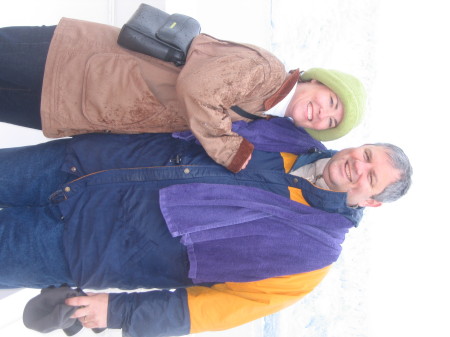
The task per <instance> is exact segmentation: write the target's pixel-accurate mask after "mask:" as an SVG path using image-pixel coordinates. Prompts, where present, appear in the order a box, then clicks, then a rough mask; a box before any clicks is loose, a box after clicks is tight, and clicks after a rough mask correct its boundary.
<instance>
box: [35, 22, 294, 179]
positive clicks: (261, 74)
mask: <svg viewBox="0 0 450 337" xmlns="http://www.w3.org/2000/svg"><path fill="white" fill-rule="evenodd" d="M118 33H119V29H118V28H116V27H112V26H108V25H103V24H98V23H92V22H86V21H79V20H73V19H65V18H63V19H62V20H61V21H60V23H59V24H58V27H57V29H56V31H55V34H54V37H53V39H52V42H51V45H50V50H49V53H48V56H47V62H46V66H45V74H44V82H43V92H42V103H41V117H42V125H43V131H44V134H45V135H46V136H47V137H52V138H57V137H64V136H71V135H76V134H82V133H90V132H112V133H144V132H174V131H181V130H187V129H191V130H192V132H193V133H194V134H195V136H196V137H197V138H198V140H199V141H200V142H201V143H202V145H203V147H204V148H205V150H206V151H207V152H208V154H209V155H210V156H211V157H212V158H213V159H214V160H215V161H216V162H218V163H219V164H221V165H224V166H225V167H227V168H228V169H230V170H231V171H234V172H236V171H238V170H239V169H240V168H241V166H242V164H243V163H244V162H245V161H246V159H247V158H248V157H249V155H250V154H251V152H252V150H253V146H252V145H251V144H250V143H249V142H248V141H247V140H245V139H243V138H242V137H241V136H239V135H237V134H236V133H234V132H232V131H231V123H232V122H233V121H236V120H241V119H244V118H242V117H240V116H239V115H237V114H236V113H234V112H233V111H232V110H230V107H231V106H233V105H238V106H240V107H241V108H243V109H244V110H246V111H248V112H250V113H254V114H258V115H261V114H262V113H263V111H265V110H267V109H268V108H270V107H271V106H273V105H275V104H276V103H277V102H279V101H280V100H281V99H282V98H283V97H284V96H285V95H286V94H287V92H289V90H290V88H292V86H293V84H294V83H295V82H296V81H297V79H298V71H295V72H294V73H292V74H288V73H287V72H286V70H285V68H284V66H283V65H282V63H281V62H280V61H279V60H278V59H277V58H276V57H275V56H273V55H272V54H271V53H269V52H267V51H265V50H264V49H261V48H258V47H254V46H250V45H243V44H237V43H233V42H229V41H221V40H217V39H215V38H213V37H211V36H208V35H205V34H201V35H199V36H197V37H196V38H195V39H194V41H193V42H192V45H191V48H190V50H189V54H188V57H187V62H186V64H185V65H184V66H183V67H176V66H175V65H173V64H171V63H168V62H164V61H161V60H159V59H156V58H153V57H150V56H147V55H143V54H139V53H135V52H132V51H130V50H127V49H124V48H121V47H120V46H119V45H117V36H118ZM244 120H245V119H244Z"/></svg>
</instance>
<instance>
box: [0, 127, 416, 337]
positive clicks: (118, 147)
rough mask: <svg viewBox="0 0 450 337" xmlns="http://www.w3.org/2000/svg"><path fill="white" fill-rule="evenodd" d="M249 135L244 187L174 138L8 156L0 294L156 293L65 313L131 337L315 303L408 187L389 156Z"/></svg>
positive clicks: (102, 140)
mask: <svg viewBox="0 0 450 337" xmlns="http://www.w3.org/2000/svg"><path fill="white" fill-rule="evenodd" d="M277 123H278V121H277V120H274V121H272V120H271V121H265V120H262V121H258V122H255V123H254V124H252V125H251V128H253V127H257V126H259V125H260V124H263V125H260V126H261V127H263V128H264V130H271V128H274V130H276V129H277ZM288 123H289V122H288ZM245 125H248V126H249V128H250V124H245ZM280 130H281V131H280V132H285V128H283V127H282V128H280ZM247 131H248V130H247ZM272 131H273V130H272ZM276 133H277V132H275V131H274V132H273V134H274V139H277V137H276ZM246 135H247V137H248V138H249V139H251V140H252V141H253V142H254V144H255V148H256V150H255V151H254V153H253V156H252V159H251V161H250V162H249V164H248V167H247V168H246V169H245V170H243V171H242V172H240V173H237V174H235V173H232V172H230V171H228V170H226V169H225V168H223V167H222V166H220V165H218V164H216V163H215V162H214V161H212V160H211V159H210V158H209V157H208V156H207V154H206V152H205V151H204V150H203V148H202V147H200V146H199V145H197V144H195V143H194V142H186V141H183V140H179V139H175V138H172V137H171V135H168V134H159V135H158V134H141V135H99V134H93V135H83V136H77V137H75V138H73V139H62V140H58V141H52V142H48V143H44V144H40V145H35V146H30V147H23V148H15V149H3V150H0V181H1V182H2V189H0V205H2V207H3V209H2V210H1V211H0V225H1V226H0V228H1V231H0V261H2V272H1V273H0V286H1V287H6V288H11V287H48V286H51V285H54V286H59V285H61V284H64V283H66V284H68V285H70V286H79V287H82V288H87V289H107V288H121V289H138V288H147V289H148V288H158V289H160V290H154V291H146V292H133V293H109V294H106V293H99V294H94V295H92V296H83V297H72V298H70V299H68V300H66V304H68V305H70V306H75V307H77V310H76V311H75V312H74V313H73V317H74V318H78V319H79V320H80V321H81V322H82V324H83V326H85V327H88V328H95V327H97V328H102V327H108V328H114V329H123V331H124V335H127V336H132V337H144V336H145V337H148V336H175V335H184V334H189V333H198V332H202V331H212V330H224V329H228V328H231V327H234V326H237V325H240V324H243V323H246V322H249V321H251V320H254V319H257V318H260V317H263V316H266V315H268V314H271V313H274V312H276V311H278V310H281V309H283V308H285V307H286V306H289V305H291V304H293V303H295V302H296V301H298V300H299V299H300V298H302V297H303V296H305V295H306V294H308V293H309V292H311V291H312V290H313V289H314V288H315V287H316V286H317V285H318V284H319V283H320V281H321V280H322V279H323V278H324V277H325V275H326V274H327V272H328V270H329V269H330V266H331V265H332V264H333V263H334V262H335V261H336V260H337V259H338V257H339V255H340V252H341V244H342V242H343V241H344V239H345V235H346V233H347V231H348V230H349V229H350V228H352V227H355V226H357V225H358V223H359V221H360V219H361V217H362V215H363V207H364V206H379V205H381V203H383V202H386V201H394V200H396V199H398V198H399V197H401V196H402V195H404V194H405V193H406V191H407V190H408V188H409V185H410V183H411V173H412V170H411V167H410V164H409V161H408V158H407V157H406V156H405V154H404V153H403V151H402V150H400V149H399V148H397V147H395V146H393V145H389V144H375V145H364V146H362V147H358V148H352V149H346V150H343V151H340V152H336V151H329V150H327V149H325V147H324V146H323V145H322V144H321V143H318V142H317V141H315V140H313V139H312V138H311V137H310V136H309V135H307V134H306V132H305V138H304V139H303V142H302V144H294V146H293V147H291V148H288V147H286V150H289V151H287V152H283V153H279V152H271V151H270V145H271V144H262V145H260V144H259V143H258V139H259V138H253V137H252V133H251V132H247V134H246ZM297 138H298V137H297ZM261 149H265V150H264V151H263V150H261ZM171 288H172V289H176V290H175V291H168V290H164V289H171Z"/></svg>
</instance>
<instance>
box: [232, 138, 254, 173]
mask: <svg viewBox="0 0 450 337" xmlns="http://www.w3.org/2000/svg"><path fill="white" fill-rule="evenodd" d="M253 148H254V146H253V144H252V143H250V142H249V141H248V140H247V139H245V138H243V139H242V142H241V145H240V146H239V149H238V151H237V152H236V154H235V155H234V158H233V160H232V161H231V164H230V165H228V166H227V169H229V170H230V171H231V172H233V173H237V172H239V171H240V170H241V169H242V165H244V163H245V162H246V160H247V159H248V158H249V157H250V155H251V154H252V152H253Z"/></svg>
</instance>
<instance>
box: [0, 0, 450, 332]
mask: <svg viewBox="0 0 450 337" xmlns="http://www.w3.org/2000/svg"><path fill="white" fill-rule="evenodd" d="M140 2H147V3H151V4H157V5H158V6H161V8H165V9H166V10H167V11H168V12H170V13H174V12H177V13H183V14H187V15H191V16H193V17H195V18H197V19H198V20H199V21H200V23H201V24H202V30H203V32H205V33H209V34H211V35H214V36H217V37H219V38H223V39H229V40H234V41H240V42H248V43H253V44H256V45H260V46H263V47H265V48H267V49H269V50H272V51H273V52H274V53H275V54H276V55H277V56H278V57H279V58H280V59H282V60H283V61H284V62H285V63H286V66H287V68H297V67H299V68H301V69H308V68H310V67H326V68H335V69H339V70H342V71H347V72H350V73H353V74H355V75H356V76H357V77H359V78H360V79H361V80H362V81H363V82H364V84H365V85H366V87H367V90H368V94H369V106H368V111H367V115H366V118H365V120H364V122H363V123H362V125H361V126H360V127H358V128H357V129H356V130H354V131H353V132H352V133H351V134H350V135H349V136H347V137H344V138H343V139H341V140H338V141H335V142H329V143H327V144H326V145H327V146H328V147H330V148H335V149H340V148H344V147H348V146H357V145H360V144H362V143H367V142H377V141H387V142H392V143H395V144H397V145H399V146H401V147H402V148H404V150H405V151H406V153H407V154H408V155H409V157H410V158H411V161H412V163H413V166H414V170H415V173H414V176H413V178H414V184H413V187H412V189H411V191H410V192H409V194H408V195H407V196H406V197H404V198H403V199H402V200H400V201H398V202H396V203H394V204H389V205H383V206H382V207H381V208H379V209H376V210H372V209H370V210H367V211H366V215H365V218H364V219H363V222H362V223H361V225H360V227H359V228H357V229H353V230H351V231H350V233H349V235H348V236H347V239H346V241H345V243H344V249H343V253H342V255H341V257H340V258H339V260H338V261H337V263H336V264H335V266H334V267H333V269H332V270H331V272H330V273H329V275H328V276H327V277H326V278H325V280H324V281H323V282H322V283H321V284H320V285H319V287H317V288H316V289H315V290H314V291H313V293H311V294H310V295H308V296H307V297H305V298H304V299H303V300H301V301H299V302H298V303H297V304H295V305H293V306H292V307H290V308H288V309H285V310H283V311H282V312H280V313H278V314H275V315H272V316H269V317H266V318H265V319H260V320H258V321H255V322H252V323H249V324H246V325H244V326H242V327H238V328H235V329H231V330H228V331H224V332H213V333H203V334H198V336H201V337H219V336H245V337H247V336H249V337H252V336H255V337H263V336H264V337H278V336H283V337H287V336H295V337H391V336H392V337H394V336H395V337H399V336H433V337H440V336H450V332H449V331H448V330H449V329H448V324H447V320H448V317H447V316H448V314H449V310H448V309H447V308H448V303H449V301H450V294H449V290H448V289H449V284H450V277H449V273H448V272H447V264H448V262H447V258H448V257H449V256H450V254H449V245H448V244H447V241H448V234H449V230H448V224H449V220H448V219H447V214H446V213H445V210H446V205H447V202H446V201H447V200H446V191H447V190H448V188H449V184H448V179H447V176H446V174H445V173H446V170H445V169H446V168H447V166H448V161H449V160H448V158H447V156H448V151H447V146H448V143H449V142H448V140H447V138H446V137H445V134H446V133H448V131H447V129H448V127H449V117H448V116H449V113H450V107H449V106H450V103H448V98H449V96H450V95H449V93H450V92H449V89H448V84H447V82H448V78H449V75H450V74H449V73H450V72H449V67H448V60H449V59H450V58H449V56H450V55H449V49H448V44H449V43H448V40H449V39H448V36H447V35H448V32H449V31H450V27H449V24H450V23H449V20H448V14H447V13H448V9H447V8H446V6H445V2H444V1H439V0H428V1H425V0H410V1H406V0H405V1H402V0H272V1H270V0H247V1H246V0H240V1H237V0H227V1H216V0H167V1H163V0H161V1H158V0H155V1H137V0H128V1H120V0H115V1H114V0H90V1H89V0H40V1H34V0H16V1H15V2H14V3H13V2H7V1H2V4H1V7H0V25H1V26H9V25H41V24H46V25H50V24H56V23H57V21H58V19H59V17H61V16H67V17H74V18H80V19H86V20H92V21H98V22H104V23H109V24H113V25H116V26H121V25H122V24H123V23H124V22H125V21H126V20H127V19H128V17H129V16H130V15H131V14H132V12H133V11H134V10H135V8H137V5H138V4H139V3H140ZM46 140H47V139H45V138H44V137H43V136H42V135H41V134H40V133H39V132H37V131H30V130H27V129H24V128H19V127H13V126H10V125H5V124H1V123H0V146H1V147H10V146H19V145H27V144H32V143H38V142H42V141H46ZM0 272H1V261H0ZM36 293H37V291H36V290H20V291H18V292H14V293H12V294H11V293H10V292H8V291H3V292H0V298H1V297H2V296H6V297H4V298H2V299H0V336H41V334H39V333H36V332H33V331H31V330H27V329H26V328H25V327H24V326H23V324H22V322H21V314H22V310H23V306H24V305H25V303H26V302H27V301H28V300H29V299H30V298H31V297H32V296H34V295H35V294H36ZM48 336H64V334H63V333H62V332H54V333H50V334H48ZM77 336H79V337H84V336H95V335H94V334H93V333H92V332H91V331H89V330H84V331H83V332H81V333H80V334H78V335H77ZM100 336H120V332H118V331H113V330H110V331H107V332H104V333H102V334H101V335H100Z"/></svg>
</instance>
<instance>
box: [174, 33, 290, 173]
mask: <svg viewBox="0 0 450 337" xmlns="http://www.w3.org/2000/svg"><path fill="white" fill-rule="evenodd" d="M211 44H213V45H214V44H217V45H218V47H217V48H214V47H210V46H209V45H211ZM203 46H204V45H202V46H199V47H198V48H197V46H196V45H195V43H194V46H193V47H191V49H190V52H189V56H188V60H187V62H186V64H185V65H184V67H183V69H182V70H181V72H180V75H179V77H178V80H177V86H176V90H177V95H178V98H179V101H180V103H181V104H182V105H183V109H184V110H185V112H186V115H187V119H188V124H189V127H190V129H191V130H192V132H193V133H194V135H195V137H196V138H197V139H198V141H199V142H200V143H201V144H202V146H203V147H204V148H205V150H206V152H207V153H208V155H209V156H210V157H211V158H213V159H214V160H215V161H216V162H217V163H219V164H221V165H223V166H225V167H226V168H228V169H229V170H231V171H233V172H237V171H239V170H240V168H241V167H242V164H243V163H244V162H245V161H246V160H247V159H248V158H249V156H250V154H251V153H252V151H253V145H252V144H251V143H250V142H249V141H247V140H246V139H244V138H243V137H242V136H240V135H238V134H237V133H235V132H233V131H232V130H231V127H232V119H231V117H230V114H229V111H230V107H231V106H233V105H236V104H239V102H245V101H254V100H257V99H259V100H261V101H263V100H264V97H268V96H269V95H270V94H272V93H273V92H274V91H275V90H277V89H278V88H274V85H273V83H275V82H276V83H280V85H281V83H283V80H284V78H285V76H286V72H285V71H284V73H283V71H281V70H277V71H274V70H273V68H277V69H278V68H280V69H282V68H281V67H275V66H273V67H271V65H270V63H269V62H268V61H267V60H266V59H265V57H263V56H261V55H259V54H258V53H257V52H255V51H253V50H252V49H251V48H247V47H244V46H242V50H243V51H242V53H241V52H230V51H229V50H228V47H227V44H226V43H224V44H221V43H219V42H211V43H209V44H208V47H207V49H206V51H205V50H204V48H203ZM229 48H230V49H232V50H233V51H235V50H236V45H233V46H231V47H229ZM273 76H274V77H275V78H276V81H275V82H271V81H269V78H273Z"/></svg>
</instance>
